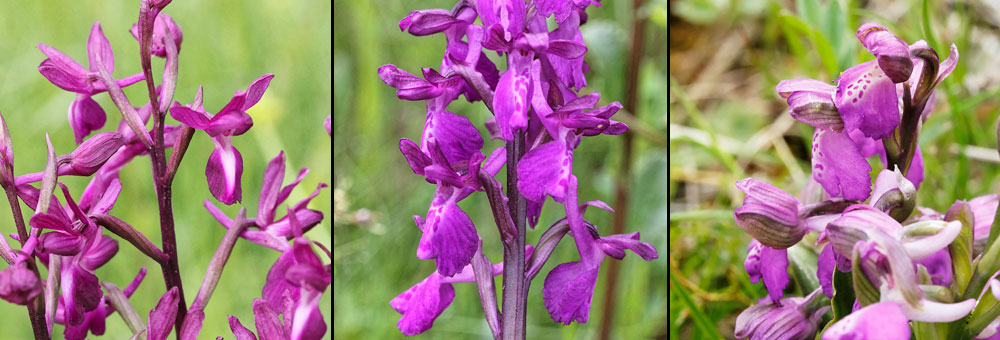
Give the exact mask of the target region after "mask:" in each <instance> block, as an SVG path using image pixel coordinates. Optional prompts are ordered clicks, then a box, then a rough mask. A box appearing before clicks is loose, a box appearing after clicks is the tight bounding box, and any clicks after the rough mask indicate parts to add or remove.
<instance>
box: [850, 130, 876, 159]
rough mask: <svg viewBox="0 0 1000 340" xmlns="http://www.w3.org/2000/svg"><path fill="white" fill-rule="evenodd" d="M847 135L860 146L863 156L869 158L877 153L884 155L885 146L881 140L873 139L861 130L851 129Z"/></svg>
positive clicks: (859, 150)
mask: <svg viewBox="0 0 1000 340" xmlns="http://www.w3.org/2000/svg"><path fill="white" fill-rule="evenodd" d="M847 135H848V136H849V137H851V141H853V142H854V145H855V146H857V147H858V152H860V153H861V157H864V158H868V157H871V156H872V155H875V154H880V155H882V156H883V157H884V155H885V147H884V146H883V145H882V141H881V140H875V139H871V138H869V137H867V136H865V134H864V133H863V132H861V130H851V131H850V132H848V133H847Z"/></svg>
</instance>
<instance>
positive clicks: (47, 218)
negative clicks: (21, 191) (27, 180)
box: [22, 198, 74, 233]
mask: <svg viewBox="0 0 1000 340" xmlns="http://www.w3.org/2000/svg"><path fill="white" fill-rule="evenodd" d="M22 199H23V198H22ZM28 225H30V226H31V227H32V228H47V229H52V230H58V231H61V232H65V233H74V231H73V225H72V223H71V222H70V221H69V219H68V218H66V217H65V215H60V214H57V213H38V214H35V215H33V216H31V219H29V220H28Z"/></svg>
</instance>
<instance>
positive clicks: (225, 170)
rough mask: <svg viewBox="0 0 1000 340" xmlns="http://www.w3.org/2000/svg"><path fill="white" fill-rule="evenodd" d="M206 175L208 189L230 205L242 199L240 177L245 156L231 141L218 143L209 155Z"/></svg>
mask: <svg viewBox="0 0 1000 340" xmlns="http://www.w3.org/2000/svg"><path fill="white" fill-rule="evenodd" d="M221 138H222V139H228V138H229V137H221ZM224 143H225V142H224ZM220 146H222V148H220ZM205 176H206V177H207V178H208V190H209V191H210V192H211V193H212V196H214V197H215V198H216V199H218V200H219V201H220V202H222V203H225V204H227V205H230V204H233V203H236V202H239V201H240V200H241V199H242V195H243V189H242V187H241V185H240V178H241V177H242V176H243V156H242V155H240V151H239V150H237V149H236V148H234V147H233V146H232V144H231V142H228V143H225V144H224V145H218V144H217V145H216V149H215V151H213V152H212V155H211V156H209V157H208V165H207V166H206V167H205Z"/></svg>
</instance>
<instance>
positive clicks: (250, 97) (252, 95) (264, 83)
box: [240, 73, 274, 111]
mask: <svg viewBox="0 0 1000 340" xmlns="http://www.w3.org/2000/svg"><path fill="white" fill-rule="evenodd" d="M271 79H274V74H273V73H268V74H265V75H262V76H260V77H259V78H257V79H255V80H254V81H253V83H250V86H249V87H247V90H246V99H245V100H244V102H243V108H242V110H240V111H246V110H249V109H250V108H251V107H253V106H254V105H256V104H257V102H259V101H260V98H261V97H263V96H264V91H267V87H268V85H270V84H271Z"/></svg>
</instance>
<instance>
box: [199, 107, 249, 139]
mask: <svg viewBox="0 0 1000 340" xmlns="http://www.w3.org/2000/svg"><path fill="white" fill-rule="evenodd" d="M252 126H253V119H252V118H250V115H248V114H247V113H246V112H243V111H237V110H229V111H223V112H220V113H219V114H217V115H215V116H214V117H212V119H211V120H210V122H209V123H208V127H207V128H206V129H205V133H208V135H209V136H212V137H215V136H218V135H220V134H227V135H232V136H239V135H242V134H244V133H246V132H247V130H250V127H252Z"/></svg>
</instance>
